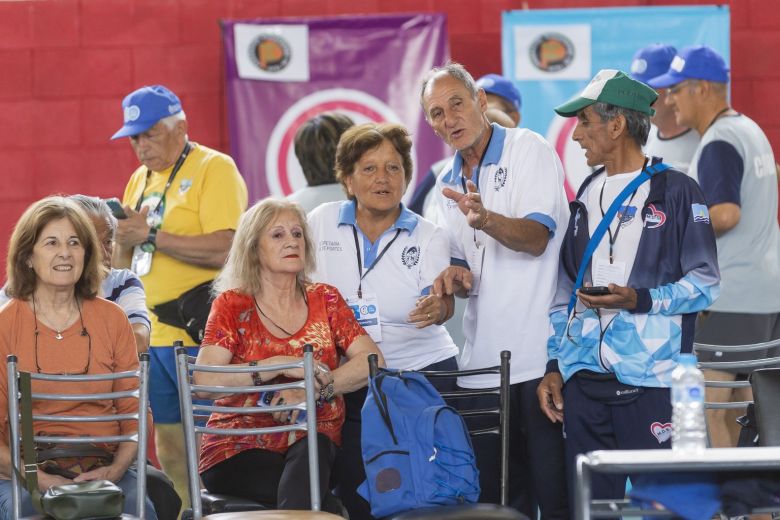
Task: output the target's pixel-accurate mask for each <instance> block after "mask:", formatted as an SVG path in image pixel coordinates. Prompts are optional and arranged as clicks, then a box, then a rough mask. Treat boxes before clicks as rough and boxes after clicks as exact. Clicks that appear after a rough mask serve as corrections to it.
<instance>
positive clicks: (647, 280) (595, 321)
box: [537, 70, 719, 498]
mask: <svg viewBox="0 0 780 520" xmlns="http://www.w3.org/2000/svg"><path fill="white" fill-rule="evenodd" d="M656 97H657V94H656V92H655V91H654V90H653V89H651V88H650V87H648V86H647V85H645V84H643V83H641V82H639V81H636V80H634V79H631V78H630V77H629V76H627V75H626V74H625V73H623V72H620V71H617V70H602V71H600V72H599V73H598V74H597V75H596V76H595V77H594V78H593V80H591V82H590V83H589V84H588V85H587V87H585V90H583V92H582V93H581V94H579V95H577V96H575V97H574V98H572V99H571V100H569V101H567V102H566V103H564V104H562V105H560V106H558V107H557V108H556V109H555V111H556V112H557V113H558V114H559V115H561V116H563V117H576V118H577V126H576V127H575V129H574V133H573V136H572V138H573V139H574V141H576V142H577V143H579V145H580V146H581V147H582V148H583V149H585V157H586V159H587V161H588V166H591V167H596V166H598V165H603V166H602V167H601V168H599V169H598V170H596V172H594V173H593V174H592V175H590V176H589V177H588V178H586V179H585V181H584V182H583V183H582V185H581V186H580V189H579V192H578V193H577V197H576V198H575V199H574V200H573V201H572V202H571V203H570V208H571V216H570V218H569V223H568V228H567V230H566V236H565V237H564V239H563V244H562V246H561V257H560V270H559V274H558V287H557V291H556V294H555V297H554V299H553V303H552V306H551V308H550V321H551V324H552V328H553V334H552V336H551V337H550V338H549V341H548V344H547V351H548V363H547V369H546V374H545V376H544V379H543V380H542V382H541V383H540V385H539V387H538V390H537V396H538V398H539V404H540V406H541V408H542V411H543V412H544V413H545V414H546V415H547V417H548V418H549V419H550V420H551V421H553V422H557V421H562V422H563V424H564V431H565V432H566V462H567V470H568V474H569V484H570V493H571V492H572V490H573V489H574V482H575V481H574V469H575V460H576V457H577V455H578V454H580V453H586V452H589V451H592V450H614V449H651V448H669V447H670V445H671V441H670V437H671V415H672V407H671V396H670V391H669V387H670V385H671V374H672V370H673V369H674V367H675V366H676V365H677V363H678V358H679V356H680V354H681V353H690V352H691V350H692V348H693V328H694V323H695V320H696V313H697V312H698V311H701V310H703V309H705V308H707V306H709V305H710V304H711V303H712V301H713V300H714V299H715V298H716V297H717V295H718V291H719V275H718V264H717V258H716V251H715V235H714V233H713V231H712V226H711V225H710V221H709V218H707V207H706V205H705V201H704V195H703V194H702V192H701V190H700V189H699V187H698V186H697V185H696V183H695V182H694V181H693V180H692V179H691V178H690V177H688V176H686V175H685V174H684V173H682V172H679V171H677V170H674V169H672V168H669V167H667V166H666V165H663V163H660V162H658V161H654V160H652V159H650V158H648V157H646V156H645V154H644V153H643V152H642V145H644V144H645V141H646V139H647V134H648V132H649V130H650V117H651V116H652V115H653V114H654V111H653V108H652V104H653V103H654V102H655V100H656ZM589 253H590V254H589ZM564 383H565V384H564ZM592 485H593V497H594V498H614V497H622V496H624V493H625V485H626V476H625V475H607V474H600V475H594V476H593V481H592Z"/></svg>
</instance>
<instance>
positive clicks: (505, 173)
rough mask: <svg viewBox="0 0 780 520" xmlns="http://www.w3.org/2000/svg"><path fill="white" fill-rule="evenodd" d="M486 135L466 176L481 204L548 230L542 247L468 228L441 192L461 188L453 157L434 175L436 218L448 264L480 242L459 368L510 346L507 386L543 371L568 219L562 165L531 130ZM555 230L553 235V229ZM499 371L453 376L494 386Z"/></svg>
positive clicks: (486, 361)
mask: <svg viewBox="0 0 780 520" xmlns="http://www.w3.org/2000/svg"><path fill="white" fill-rule="evenodd" d="M492 126H493V135H492V136H491V138H490V142H489V143H488V146H487V149H486V150H485V154H484V156H483V159H482V165H481V168H480V169H479V171H476V170H477V169H476V168H475V171H474V173H473V174H472V180H474V181H475V182H476V184H477V186H479V192H480V194H481V195H482V202H483V204H484V206H485V207H486V208H487V209H489V210H490V211H492V212H495V213H499V214H501V215H504V216H505V217H509V218H528V219H532V220H535V221H537V222H540V223H542V224H543V225H544V226H546V227H547V228H548V229H549V230H550V233H551V237H550V242H549V243H548V244H547V248H546V249H545V252H544V253H543V254H542V255H541V256H539V257H534V256H532V255H530V254H528V253H519V252H516V251H512V250H511V249H509V248H507V247H504V246H503V245H501V244H500V243H499V242H498V241H497V240H495V239H493V238H492V237H490V236H489V235H487V234H486V233H483V232H481V231H475V230H474V229H473V228H472V227H470V226H469V225H468V224H467V223H466V217H465V215H463V213H462V212H461V211H460V209H459V208H458V206H457V204H455V202H453V201H451V200H449V199H447V198H445V197H444V196H443V195H442V194H441V191H442V189H443V188H445V187H447V188H451V189H453V190H456V191H460V192H464V191H465V190H464V187H465V177H464V176H463V175H462V172H461V168H462V167H463V160H462V158H461V156H460V154H457V153H456V154H455V156H454V158H453V160H452V163H451V164H450V165H448V166H447V167H446V168H445V169H444V170H443V172H442V173H441V174H440V175H439V178H438V179H437V180H436V191H437V202H438V207H439V212H440V219H439V223H440V224H441V225H443V226H444V227H445V228H446V229H447V231H448V233H449V235H450V246H451V256H452V258H453V262H455V263H458V262H466V263H468V260H469V258H471V257H472V251H473V250H474V247H475V242H481V243H483V244H485V251H484V257H483V260H482V273H481V281H480V287H479V294H477V295H471V296H469V300H468V305H467V306H466V313H465V315H464V316H463V333H464V336H465V337H466V343H465V347H464V350H463V354H462V355H461V359H460V363H459V366H460V368H461V369H474V368H485V367H489V366H494V365H498V364H499V363H500V352H501V351H502V350H509V351H511V352H512V359H511V383H512V384H515V383H521V382H523V381H528V380H531V379H536V378H539V377H542V376H543V375H544V370H545V365H546V363H547V339H548V338H549V335H550V320H549V317H548V310H549V306H550V302H551V301H552V298H553V295H554V294H555V288H556V284H557V278H558V254H559V250H560V247H561V241H562V240H563V236H564V234H565V230H566V225H567V221H568V218H569V208H568V203H567V201H566V194H565V192H564V188H563V178H564V177H563V167H562V166H561V162H560V160H559V159H558V155H557V154H556V153H555V150H553V148H552V147H551V146H550V145H549V144H548V143H547V141H545V140H544V138H542V136H540V135H539V134H537V133H534V132H531V131H530V130H527V129H524V128H512V129H506V128H503V127H501V126H499V125H496V124H493V125H492ZM556 231H558V232H556ZM498 382H499V381H498V376H489V375H488V376H472V377H468V378H460V379H459V380H458V384H459V385H460V386H463V387H465V388H485V387H490V386H498Z"/></svg>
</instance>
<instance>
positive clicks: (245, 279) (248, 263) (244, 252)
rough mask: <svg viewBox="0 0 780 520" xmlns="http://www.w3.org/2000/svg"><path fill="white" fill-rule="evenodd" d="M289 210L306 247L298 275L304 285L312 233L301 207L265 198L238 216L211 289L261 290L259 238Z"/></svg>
mask: <svg viewBox="0 0 780 520" xmlns="http://www.w3.org/2000/svg"><path fill="white" fill-rule="evenodd" d="M285 211H289V212H292V213H294V214H295V215H296V216H297V217H298V221H299V222H300V224H301V227H302V228H303V241H304V245H305V247H306V252H305V254H304V268H303V271H302V272H301V273H299V274H298V283H299V284H300V285H301V287H302V286H303V284H305V283H306V281H307V280H308V275H309V273H311V272H312V271H314V265H315V264H314V246H313V244H312V240H311V232H310V231H309V226H308V224H307V223H306V214H305V213H304V211H303V208H302V207H301V206H300V205H299V204H297V203H295V202H289V201H286V200H279V199H272V198H267V199H263V200H261V201H260V202H258V203H256V204H255V205H254V206H252V207H251V208H249V209H248V210H246V212H245V213H244V214H243V215H241V220H239V222H238V228H237V229H236V234H235V235H234V236H233V244H232V245H231V246H230V253H228V257H227V261H226V262H225V268H224V269H223V270H222V272H221V273H220V274H219V276H217V279H216V281H215V282H214V291H215V292H216V293H221V292H224V291H227V290H230V289H235V290H238V291H240V292H243V293H246V294H257V293H258V292H260V289H261V286H260V284H261V282H260V272H261V271H262V270H263V267H264V266H263V264H262V262H261V260H260V254H259V251H260V237H262V236H263V234H264V233H265V231H266V230H267V229H268V227H269V226H270V225H271V224H272V223H273V222H274V220H275V219H276V217H277V216H279V214H280V213H282V212H285Z"/></svg>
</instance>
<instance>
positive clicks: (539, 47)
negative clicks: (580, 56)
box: [530, 32, 574, 72]
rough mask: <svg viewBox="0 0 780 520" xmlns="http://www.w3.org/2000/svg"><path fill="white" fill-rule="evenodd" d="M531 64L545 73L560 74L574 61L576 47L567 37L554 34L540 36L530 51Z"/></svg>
mask: <svg viewBox="0 0 780 520" xmlns="http://www.w3.org/2000/svg"><path fill="white" fill-rule="evenodd" d="M530 54H531V62H532V63H533V64H534V65H535V66H536V68H538V69H539V70H542V71H544V72H558V71H559V70H563V69H565V68H566V67H568V66H569V64H570V63H571V61H572V60H573V59H574V45H573V44H572V42H571V40H570V39H568V38H567V37H566V36H564V35H562V34H560V33H556V32H552V33H546V34H542V35H541V36H539V37H538V38H537V39H536V40H535V41H534V42H533V43H532V44H531V49H530Z"/></svg>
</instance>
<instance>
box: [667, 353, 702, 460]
mask: <svg viewBox="0 0 780 520" xmlns="http://www.w3.org/2000/svg"><path fill="white" fill-rule="evenodd" d="M706 447H707V426H706V423H705V422H704V375H703V374H702V373H701V370H699V369H698V367H697V366H696V356H695V355H694V354H681V355H680V364H679V365H677V368H675V369H674V371H673V372H672V449H673V450H674V451H677V452H680V453H694V452H698V451H702V450H704V449H705V448H706Z"/></svg>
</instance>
